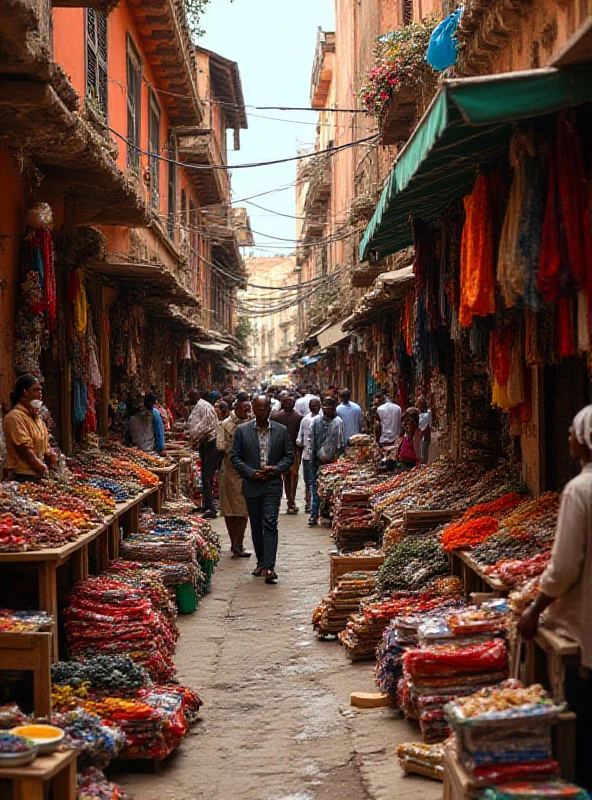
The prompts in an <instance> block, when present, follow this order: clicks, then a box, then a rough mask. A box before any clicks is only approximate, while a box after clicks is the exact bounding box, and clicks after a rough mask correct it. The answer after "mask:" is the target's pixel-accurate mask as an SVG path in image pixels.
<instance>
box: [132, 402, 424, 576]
mask: <svg viewBox="0 0 592 800" xmlns="http://www.w3.org/2000/svg"><path fill="white" fill-rule="evenodd" d="M157 409H158V405H157V403H156V398H155V397H154V396H153V395H151V394H147V395H146V397H145V398H144V403H143V407H142V408H133V409H131V410H132V411H133V413H131V415H130V419H129V423H128V431H129V439H130V441H131V442H132V443H133V444H135V445H136V446H138V447H141V448H142V449H144V450H154V451H157V452H158V451H160V450H161V449H162V447H163V446H164V432H163V431H162V430H161V425H162V420H161V418H160V415H159V413H158V411H157ZM184 411H185V413H184V418H185V421H186V427H187V431H188V433H189V438H190V443H191V447H192V448H193V450H195V451H197V452H199V461H200V465H201V492H200V496H201V497H202V498H203V505H202V506H201V507H200V508H199V510H200V512H201V513H202V515H203V516H204V517H205V518H206V519H213V518H214V517H216V516H217V514H218V513H220V514H221V516H223V517H224V520H225V524H226V528H227V531H228V536H229V539H230V550H231V554H232V556H233V557H234V558H249V557H250V556H251V555H252V553H251V552H250V551H249V550H247V549H246V548H245V546H244V538H245V533H246V528H247V520H248V521H249V522H250V527H251V538H252V541H253V547H254V551H255V557H256V560H257V563H256V565H255V568H254V570H253V575H255V576H257V577H258V576H262V577H264V578H265V581H266V582H267V583H276V582H277V580H278V577H277V573H276V557H277V547H278V517H279V513H280V506H281V500H282V494H284V495H285V498H286V502H287V508H286V513H287V514H290V515H294V514H298V513H299V511H300V509H299V508H298V506H297V504H296V493H297V488H298V479H299V473H300V464H302V473H303V478H304V488H305V513H307V514H309V515H310V516H309V519H308V525H309V526H310V527H314V526H316V525H317V524H318V521H319V518H320V516H321V504H320V500H319V494H318V491H317V482H318V477H319V470H320V469H321V467H322V466H324V465H326V464H330V463H332V462H333V461H335V460H336V459H337V458H339V456H340V455H342V454H343V453H344V451H345V448H346V447H347V446H348V445H349V443H350V440H351V438H352V437H353V436H356V435H358V434H361V433H364V432H365V431H367V430H370V431H373V432H374V435H375V437H376V442H377V444H378V445H379V447H380V449H381V453H382V456H383V462H384V464H385V465H386V468H388V469H395V470H407V469H411V468H412V467H414V466H416V465H417V464H419V463H426V462H427V460H428V458H429V447H430V441H431V428H432V416H431V411H430V409H429V407H428V403H427V400H426V399H425V398H423V397H420V398H418V400H417V407H411V408H407V409H406V410H405V411H403V410H402V409H401V407H400V406H399V405H398V403H397V402H396V399H395V401H393V400H391V398H390V396H389V395H388V394H387V393H386V392H384V391H381V390H379V391H378V392H377V393H376V396H375V399H374V419H373V420H372V421H371V422H368V421H367V420H366V419H365V417H364V412H363V410H362V407H361V406H360V405H359V404H358V403H356V402H355V401H354V400H352V396H351V392H350V390H349V389H348V388H342V389H341V390H340V391H337V390H336V389H333V390H331V391H329V392H327V393H325V394H323V395H321V392H319V390H318V388H316V387H315V386H307V387H306V389H302V390H301V391H291V390H288V389H283V390H281V391H276V390H274V389H273V388H264V389H263V390H256V391H253V392H250V393H247V392H232V391H230V390H224V391H223V392H219V391H210V392H207V393H203V392H200V391H198V390H197V389H191V390H189V392H188V395H187V399H186V402H185V406H184ZM216 473H218V500H217V501H216V498H215V492H214V484H215V475H216Z"/></svg>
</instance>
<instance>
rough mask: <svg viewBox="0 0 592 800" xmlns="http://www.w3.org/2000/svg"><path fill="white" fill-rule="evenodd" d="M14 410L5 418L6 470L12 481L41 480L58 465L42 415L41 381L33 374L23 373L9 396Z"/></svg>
mask: <svg viewBox="0 0 592 800" xmlns="http://www.w3.org/2000/svg"><path fill="white" fill-rule="evenodd" d="M10 400H11V403H12V409H11V410H10V411H9V412H8V414H7V415H6V416H5V417H4V436H5V437H6V470H7V472H8V475H9V477H10V479H11V480H15V481H19V482H20V483H24V482H26V481H39V480H41V478H46V477H47V476H48V474H49V467H55V465H56V463H57V458H56V455H55V453H54V452H53V450H52V449H51V447H50V446H49V433H48V430H47V427H46V425H45V423H44V422H43V420H42V419H41V417H40V415H39V411H40V409H41V407H42V405H43V403H42V402H41V384H40V383H39V381H38V380H37V378H36V377H35V376H34V375H21V377H20V378H18V380H17V382H16V383H15V385H14V391H13V392H12V394H11V396H10Z"/></svg>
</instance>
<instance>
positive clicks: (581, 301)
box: [578, 289, 590, 353]
mask: <svg viewBox="0 0 592 800" xmlns="http://www.w3.org/2000/svg"><path fill="white" fill-rule="evenodd" d="M589 349H590V334H589V333H588V293H587V292H585V291H584V290H583V289H580V291H579V292H578V353H587V352H588V350H589Z"/></svg>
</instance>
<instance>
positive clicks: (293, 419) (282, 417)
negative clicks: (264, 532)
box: [270, 391, 302, 514]
mask: <svg viewBox="0 0 592 800" xmlns="http://www.w3.org/2000/svg"><path fill="white" fill-rule="evenodd" d="M279 399H280V403H281V409H280V411H272V413H271V417H270V419H271V420H272V421H273V422H279V423H280V424H281V425H284V426H285V427H286V428H287V429H288V433H289V435H290V441H291V442H292V449H293V451H294V463H293V464H292V466H291V467H290V469H289V470H287V471H286V472H284V474H283V476H282V478H283V481H284V491H285V492H286V500H287V501H288V512H287V513H288V514H297V513H298V510H299V509H298V506H297V505H296V489H297V487H298V471H299V469H300V450H298V449H297V448H296V439H297V438H298V432H299V431H300V423H301V422H302V414H299V413H298V411H295V410H294V397H293V396H292V395H291V394H290V392H287V391H284V392H281V393H280V398H279Z"/></svg>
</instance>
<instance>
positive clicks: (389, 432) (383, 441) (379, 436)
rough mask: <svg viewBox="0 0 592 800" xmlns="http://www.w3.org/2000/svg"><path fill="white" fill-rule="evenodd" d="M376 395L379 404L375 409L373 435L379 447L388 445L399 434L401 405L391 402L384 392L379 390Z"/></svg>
mask: <svg viewBox="0 0 592 800" xmlns="http://www.w3.org/2000/svg"><path fill="white" fill-rule="evenodd" d="M377 397H378V399H379V401H380V405H379V406H378V408H377V409H376V420H375V422H374V435H375V436H376V441H377V442H378V444H379V445H380V446H381V447H390V446H391V445H393V444H395V442H396V441H397V439H398V438H399V436H400V435H401V407H400V406H398V405H397V404H396V403H393V401H392V400H391V399H390V398H389V397H387V396H386V393H385V392H379V394H378V395H377Z"/></svg>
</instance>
